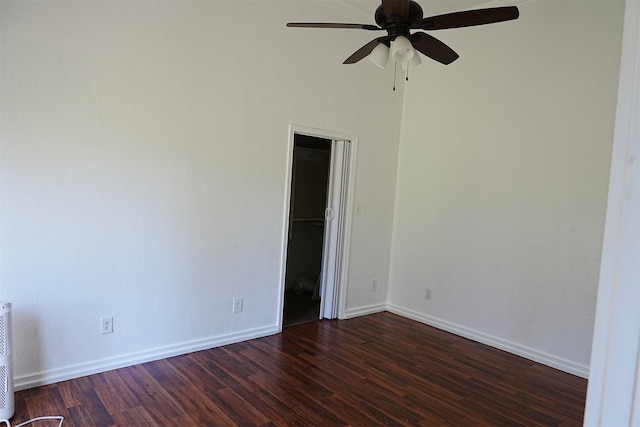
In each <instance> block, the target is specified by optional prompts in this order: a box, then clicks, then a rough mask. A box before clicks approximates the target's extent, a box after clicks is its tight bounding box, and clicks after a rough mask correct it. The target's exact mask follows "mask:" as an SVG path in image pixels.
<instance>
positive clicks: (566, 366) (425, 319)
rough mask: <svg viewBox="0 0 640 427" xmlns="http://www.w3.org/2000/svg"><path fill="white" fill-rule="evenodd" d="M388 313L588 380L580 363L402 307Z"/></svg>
mask: <svg viewBox="0 0 640 427" xmlns="http://www.w3.org/2000/svg"><path fill="white" fill-rule="evenodd" d="M387 311H389V312H390V313H393V314H397V315H399V316H403V317H406V318H408V319H412V320H415V321H418V322H420V323H424V324H426V325H429V326H433V327H434V328H437V329H440V330H443V331H446V332H450V333H452V334H455V335H458V336H461V337H464V338H468V339H470V340H473V341H477V342H479V343H482V344H486V345H488V346H491V347H494V348H497V349H500V350H504V351H506V352H509V353H512V354H515V355H517V356H521V357H524V358H525V359H529V360H532V361H534V362H538V363H542V364H543V365H546V366H549V367H552V368H555V369H559V370H561V371H563V372H567V373H569V374H572V375H576V376H578V377H581V378H585V379H588V377H589V367H588V366H586V365H583V364H580V363H576V362H572V361H571V360H567V359H563V358H561V357H557V356H554V355H552V354H548V353H544V352H541V351H538V350H536V349H533V348H529V347H525V346H522V345H519V344H517V343H514V342H511V341H508V340H504V339H502V338H499V337H495V336H492V335H488V334H485V333H483V332H481V331H477V330H474V329H471V328H468V327H466V326H462V325H458V324H456V323H452V322H448V321H446V320H443V319H439V318H437V317H433V316H429V315H426V314H424V313H420V312H418V311H415V310H411V309H408V308H405V307H401V306H399V305H395V304H388V306H387Z"/></svg>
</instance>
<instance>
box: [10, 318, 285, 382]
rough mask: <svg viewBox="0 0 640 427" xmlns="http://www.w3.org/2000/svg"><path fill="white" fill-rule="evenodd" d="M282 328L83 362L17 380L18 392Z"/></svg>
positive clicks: (206, 348)
mask: <svg viewBox="0 0 640 427" xmlns="http://www.w3.org/2000/svg"><path fill="white" fill-rule="evenodd" d="M279 332H280V330H279V328H278V325H270V326H265V327H260V328H254V329H247V330H244V331H239V332H235V333H230V334H223V335H218V336H214V337H210V338H207V339H202V340H195V341H189V342H184V343H180V344H176V345H169V346H165V347H160V348H155V349H151V350H146V351H141V352H136V353H130V354H125V355H122V356H117V357H111V358H106V359H99V360H95V361H92V362H87V363H79V364H76V365H70V366H66V367H63V368H59V369H51V370H47V371H43V372H36V373H31V374H27V375H23V376H19V377H16V378H15V379H14V382H15V384H14V389H15V390H16V391H20V390H26V389H30V388H34V387H40V386H43V385H48V384H54V383H57V382H61V381H67V380H71V379H74V378H80V377H84V376H88V375H93V374H98V373H102V372H107V371H111V370H114V369H120V368H126V367H128V366H133V365H138V364H141V363H147V362H152V361H154V360H160V359H166V358H169V357H174V356H181V355H184V354H188V353H193V352H196V351H201V350H209V349H212V348H215V347H221V346H223V345H228V344H235V343H238V342H242V341H247V340H251V339H256V338H262V337H266V336H269V335H274V334H277V333H279Z"/></svg>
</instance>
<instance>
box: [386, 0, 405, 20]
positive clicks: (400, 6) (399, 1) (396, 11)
mask: <svg viewBox="0 0 640 427" xmlns="http://www.w3.org/2000/svg"><path fill="white" fill-rule="evenodd" d="M382 10H383V11H384V14H385V15H386V16H387V18H391V17H392V16H393V15H397V16H399V17H400V19H401V20H403V21H406V20H407V19H408V17H409V0H382Z"/></svg>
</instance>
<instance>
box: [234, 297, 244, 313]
mask: <svg viewBox="0 0 640 427" xmlns="http://www.w3.org/2000/svg"><path fill="white" fill-rule="evenodd" d="M241 311H242V298H234V299H233V312H234V313H240V312H241Z"/></svg>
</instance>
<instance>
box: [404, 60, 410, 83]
mask: <svg viewBox="0 0 640 427" xmlns="http://www.w3.org/2000/svg"><path fill="white" fill-rule="evenodd" d="M404 80H405V81H407V82H408V81H409V64H407V74H406V75H405V76H404Z"/></svg>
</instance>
